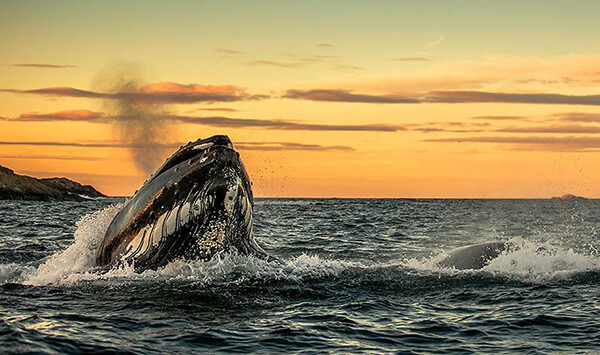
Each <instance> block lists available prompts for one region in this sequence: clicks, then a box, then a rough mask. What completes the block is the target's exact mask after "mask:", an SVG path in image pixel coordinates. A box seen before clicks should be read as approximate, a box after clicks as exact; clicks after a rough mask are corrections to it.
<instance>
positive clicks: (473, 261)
mask: <svg viewBox="0 0 600 355" xmlns="http://www.w3.org/2000/svg"><path fill="white" fill-rule="evenodd" d="M510 246H511V245H510V244H509V243H506V242H498V241H495V242H484V243H479V244H473V245H468V246H465V247H462V248H458V249H454V250H453V251H451V252H450V253H449V255H448V256H447V257H445V258H444V259H442V260H441V261H439V262H438V263H437V266H438V267H444V268H455V269H458V270H466V269H481V268H483V267H484V266H486V265H487V264H488V263H489V262H490V261H492V260H493V259H495V258H497V257H498V256H499V255H500V254H502V253H503V252H505V251H506V250H508V249H509V248H510Z"/></svg>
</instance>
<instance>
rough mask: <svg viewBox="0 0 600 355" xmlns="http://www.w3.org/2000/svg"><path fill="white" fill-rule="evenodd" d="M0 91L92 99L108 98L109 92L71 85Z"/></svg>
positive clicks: (4, 90) (1, 90)
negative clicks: (72, 86)
mask: <svg viewBox="0 0 600 355" xmlns="http://www.w3.org/2000/svg"><path fill="white" fill-rule="evenodd" d="M0 92H7V93H13V94H31V95H42V96H60V97H86V98H93V99H101V98H110V94H103V93H98V92H93V91H87V90H80V89H75V88H71V87H48V88H41V89H32V90H16V89H0Z"/></svg>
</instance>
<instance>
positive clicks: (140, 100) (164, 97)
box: [0, 82, 267, 104]
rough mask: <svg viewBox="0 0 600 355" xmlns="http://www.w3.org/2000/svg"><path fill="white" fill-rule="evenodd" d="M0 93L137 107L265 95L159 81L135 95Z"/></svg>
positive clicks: (53, 90)
mask: <svg viewBox="0 0 600 355" xmlns="http://www.w3.org/2000/svg"><path fill="white" fill-rule="evenodd" d="M0 92H6V93H13V94H28V95H40V96H53V97H77V98H92V99H114V100H126V101H129V102H134V103H136V104H144V103H148V104H156V103H159V104H189V103H197V102H233V101H248V100H260V99H265V98H267V96H265V95H250V94H247V93H246V92H245V90H243V89H241V88H238V87H236V86H232V85H200V84H187V85H186V84H179V83H174V82H160V83H154V84H149V85H146V86H143V87H141V88H140V90H138V91H135V92H116V93H103V92H95V91H89V90H81V89H76V88H72V87H48V88H41V89H31V90H17V89H0Z"/></svg>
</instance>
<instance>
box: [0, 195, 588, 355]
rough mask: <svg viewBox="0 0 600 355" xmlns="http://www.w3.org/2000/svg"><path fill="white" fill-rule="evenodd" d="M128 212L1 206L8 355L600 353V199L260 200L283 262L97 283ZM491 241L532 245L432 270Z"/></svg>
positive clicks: (263, 236) (127, 275) (215, 265)
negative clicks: (107, 240)
mask: <svg viewBox="0 0 600 355" xmlns="http://www.w3.org/2000/svg"><path fill="white" fill-rule="evenodd" d="M119 202H120V201H119V200H116V199H106V200H102V201H89V202H68V203H67V202H63V203H42V202H16V201H0V319H1V320H2V327H0V352H2V353H6V352H48V353H64V352H86V353H88V352H107V351H108V352H132V353H173V352H181V353H189V352H191V351H206V352H214V351H223V352H228V351H238V352H260V353H265V352H271V353H273V352H285V353H289V352H301V351H307V350H309V351H316V352H350V353H354V352H365V353H378V352H381V353H389V352H416V353H419V352H425V353H430V352H475V353H481V352H499V351H522V352H534V353H535V352H538V353H548V352H554V351H557V352H587V351H589V352H594V351H598V350H600V340H599V339H600V259H599V257H600V256H599V255H598V250H600V238H599V233H600V213H599V212H600V201H595V200H587V201H550V200H518V201H517V200H289V199H283V200H271V199H266V200H257V201H256V206H255V213H256V220H255V231H256V239H257V240H258V242H259V243H260V244H261V245H262V246H263V247H264V248H265V249H266V250H267V251H268V252H269V253H270V254H272V255H275V256H277V257H278V258H279V259H280V260H281V262H266V261H263V260H258V259H254V258H247V257H239V256H223V257H221V258H219V259H216V260H213V261H210V262H174V263H171V264H170V265H168V266H166V267H165V268H164V269H160V270H156V271H146V272H144V273H141V274H136V273H134V272H133V270H130V269H127V268H123V269H117V270H112V271H110V272H108V273H106V272H105V273H99V272H96V271H94V264H93V261H94V254H95V251H96V248H97V247H98V243H99V241H100V240H101V238H102V237H103V235H104V231H105V230H106V227H107V226H108V224H109V223H110V220H111V218H112V216H113V215H114V214H115V213H116V212H117V211H118V203H119ZM489 240H511V241H512V242H514V243H516V244H518V245H519V246H520V248H518V250H516V251H513V252H511V253H505V254H503V255H501V256H500V257H499V258H498V259H496V260H493V261H492V262H491V263H490V264H489V265H488V266H486V267H485V268H484V269H483V270H477V271H473V270H469V271H457V270H452V269H440V268H438V267H436V266H435V264H436V261H438V260H440V259H441V258H443V257H444V255H446V253H447V252H448V251H450V250H452V249H453V248H455V247H459V246H464V245H468V244H472V243H476V242H480V241H489Z"/></svg>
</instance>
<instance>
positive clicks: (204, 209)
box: [97, 136, 267, 271]
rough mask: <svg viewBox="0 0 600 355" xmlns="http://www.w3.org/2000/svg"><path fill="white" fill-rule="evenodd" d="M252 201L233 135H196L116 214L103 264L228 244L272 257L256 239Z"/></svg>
mask: <svg viewBox="0 0 600 355" xmlns="http://www.w3.org/2000/svg"><path fill="white" fill-rule="evenodd" d="M253 204H254V203H253V196H252V189H251V186H250V179H249V177H248V174H247V173H246V170H245V169H244V165H243V164H242V161H241V159H240V156H239V154H238V153H237V152H236V151H235V150H234V149H233V145H232V143H231V141H230V140H229V138H228V137H227V136H213V137H211V138H207V139H202V140H197V141H195V142H193V143H191V142H190V143H188V144H187V145H185V146H183V147H181V148H180V149H179V150H178V151H177V152H175V154H173V155H172V156H171V157H170V158H169V159H167V161H165V163H164V164H163V165H162V166H161V167H160V168H159V169H158V170H157V171H156V172H155V173H154V174H152V175H151V176H150V178H149V179H148V180H147V181H146V182H145V183H144V184H143V186H142V187H141V188H140V190H139V191H137V192H136V193H135V194H134V195H133V197H131V198H130V199H129V200H128V201H127V202H126V203H125V205H124V206H123V208H122V209H121V210H120V211H119V213H118V214H117V215H116V216H115V218H114V219H113V221H112V222H111V224H110V225H109V227H108V230H107V231H106V235H105V236H104V240H103V242H102V244H101V246H100V248H99V251H98V255H97V264H98V266H113V265H115V264H119V263H126V264H133V266H134V267H135V269H136V270H138V271H140V270H145V269H155V268H157V267H161V266H164V265H166V264H167V263H169V262H170V261H173V260H176V259H186V260H209V259H211V258H213V257H214V256H215V255H217V254H219V253H222V252H232V253H238V254H243V255H256V256H259V257H265V258H266V257H267V255H266V253H265V252H264V251H263V250H262V249H261V248H260V246H258V245H257V244H256V242H255V241H254V236H253V229H252V228H253V227H252V208H253Z"/></svg>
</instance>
